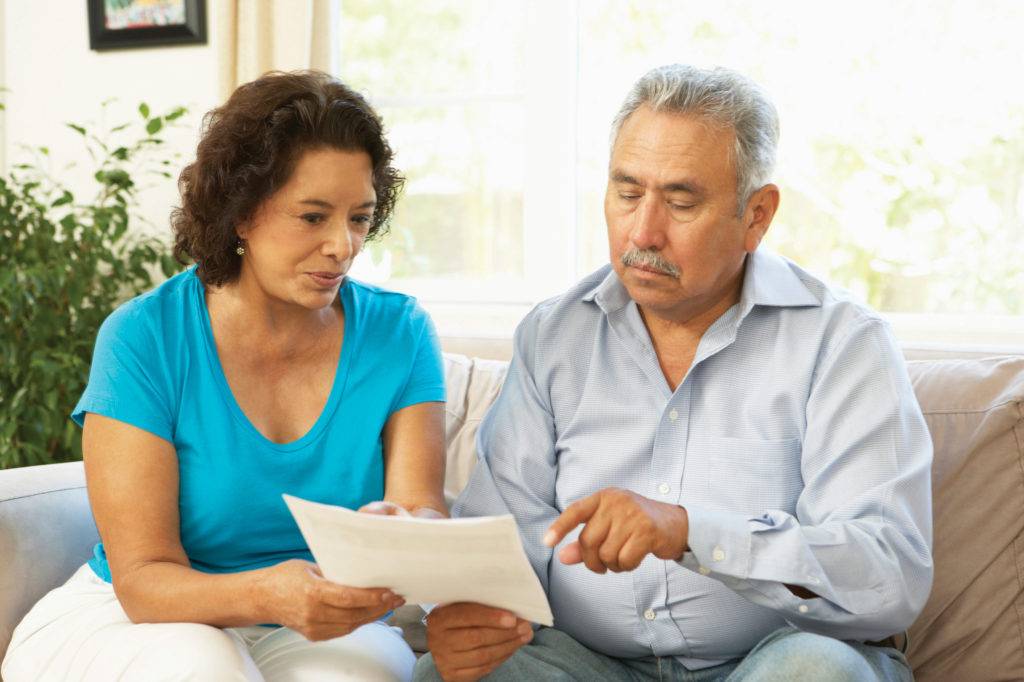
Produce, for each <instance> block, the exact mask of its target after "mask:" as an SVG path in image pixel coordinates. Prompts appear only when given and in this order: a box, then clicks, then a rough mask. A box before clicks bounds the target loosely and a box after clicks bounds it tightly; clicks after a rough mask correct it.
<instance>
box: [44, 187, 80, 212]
mask: <svg viewBox="0 0 1024 682" xmlns="http://www.w3.org/2000/svg"><path fill="white" fill-rule="evenodd" d="M74 200H75V197H74V196H73V195H72V194H71V192H69V191H67V190H64V194H62V195H61V196H60V198H59V199H57V200H56V201H54V202H53V203H52V204H50V205H51V206H53V207H54V208H57V207H58V206H63V205H65V204H70V203H71V202H72V201H74Z"/></svg>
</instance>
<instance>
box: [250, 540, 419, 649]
mask: <svg viewBox="0 0 1024 682" xmlns="http://www.w3.org/2000/svg"><path fill="white" fill-rule="evenodd" d="M260 573H261V575H260V578H259V580H258V581H257V588H256V592H257V595H256V599H257V603H258V604H259V605H260V607H261V608H260V610H261V611H262V612H264V613H266V615H267V617H266V621H267V622H273V623H278V624H280V625H284V626H285V627H289V628H291V629H292V630H295V631H296V632H298V633H299V634H301V635H302V636H304V637H305V638H306V639H308V640H310V641H314V642H315V641H320V640H324V639H332V638H334V637H342V636H344V635H347V634H348V633H350V632H352V631H353V630H355V629H356V628H358V627H360V626H362V625H365V624H367V623H372V622H373V621H375V620H378V619H380V617H381V616H383V615H384V614H385V613H387V612H388V611H391V610H392V609H396V608H398V607H399V606H401V605H402V604H404V603H405V600H404V599H402V598H401V597H400V596H398V595H396V594H395V593H394V592H392V591H391V590H389V589H387V588H359V587H346V586H345V585H339V584H338V583H334V582H331V581H330V580H327V579H326V578H324V577H323V574H322V573H320V569H319V568H318V567H317V565H316V564H314V563H310V562H308V561H303V560H301V559H291V560H289V561H283V562H281V563H279V564H277V565H275V566H271V567H269V568H265V569H262V570H261V572H260Z"/></svg>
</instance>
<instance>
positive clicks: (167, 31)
mask: <svg viewBox="0 0 1024 682" xmlns="http://www.w3.org/2000/svg"><path fill="white" fill-rule="evenodd" d="M86 2H87V3H88V12H89V48H90V49H92V50H121V49H126V48H138V47H157V46H163V45H189V44H203V43H205V42H206V0H86Z"/></svg>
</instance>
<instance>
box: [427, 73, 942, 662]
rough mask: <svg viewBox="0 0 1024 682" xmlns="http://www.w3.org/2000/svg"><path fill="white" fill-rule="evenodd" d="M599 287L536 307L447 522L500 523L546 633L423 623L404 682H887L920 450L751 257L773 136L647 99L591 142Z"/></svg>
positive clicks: (582, 287) (857, 331)
mask: <svg viewBox="0 0 1024 682" xmlns="http://www.w3.org/2000/svg"><path fill="white" fill-rule="evenodd" d="M613 133H614V135H613V146H612V153H611V160H610V166H609V176H608V188H607V194H606V197H605V216H606V219H607V223H608V241H609V250H610V255H611V265H610V266H605V267H604V268H602V269H601V270H599V271H598V272H596V273H594V274H593V275H591V276H589V277H587V278H586V279H585V280H583V281H582V282H580V283H579V284H578V285H577V286H575V287H574V288H573V289H571V290H570V291H568V292H567V293H565V294H564V295H562V296H559V297H557V298H555V299H552V300H550V301H547V302H545V303H542V304H541V305H539V306H537V308H535V309H534V310H533V311H532V312H531V313H530V314H529V315H528V316H527V317H526V319H525V320H524V321H523V322H522V323H521V324H520V326H519V328H518V330H517V331H516V338H515V351H514V357H513V360H512V363H511V366H510V368H509V374H508V378H507V380H506V383H505V385H504V387H503V388H502V391H501V394H500V396H499V397H498V399H497V401H496V402H495V404H494V406H493V408H492V410H491V411H490V412H489V414H488V415H487V418H486V419H485V421H484V423H483V424H482V425H481V428H480V432H479V437H478V449H479V457H480V459H479V462H478V464H477V466H476V469H475V470H474V473H473V476H472V479H471V481H470V483H469V485H468V486H467V488H466V490H465V491H464V493H463V494H462V496H461V497H460V498H459V501H458V502H457V503H456V506H455V513H456V514H457V515H461V516H477V515H483V514H500V513H512V514H513V515H514V516H515V518H516V521H517V522H518V524H519V528H520V531H521V534H522V539H523V543H524V545H525V547H526V551H527V554H528V556H529V558H530V560H531V562H532V564H533V567H534V570H536V572H537V575H538V576H539V578H540V580H541V583H542V585H543V586H544V588H545V590H546V592H547V594H548V597H549V600H550V602H551V606H552V610H553V612H554V616H555V624H554V627H553V628H540V629H538V630H537V631H536V632H534V631H533V630H532V629H531V627H530V625H529V624H528V623H525V622H523V621H517V620H516V619H515V618H514V617H512V615H511V614H509V613H508V612H505V611H501V610H497V609H492V608H487V607H485V606H482V605H479V604H451V605H445V606H441V607H438V608H436V609H435V610H434V611H433V612H432V613H431V614H430V615H429V616H428V620H427V623H428V643H429V645H430V648H431V655H429V656H425V657H424V658H423V659H421V660H420V662H419V663H418V665H417V669H416V671H417V673H416V674H417V678H419V679H437V676H438V675H440V677H442V678H444V679H445V680H469V679H478V678H480V677H483V676H485V675H490V677H489V678H488V679H498V680H544V679H591V680H598V679H601V680H603V679H686V680H724V679H729V680H730V681H731V680H799V679H806V680H910V679H912V675H911V672H910V669H909V667H908V666H907V663H906V659H905V658H904V657H903V655H902V654H901V653H900V652H899V651H897V650H896V649H895V648H892V647H891V646H888V645H889V644H891V643H892V642H891V641H885V642H883V641H878V640H884V639H885V638H889V637H890V636H891V635H893V634H895V633H899V632H901V631H903V630H904V629H906V628H907V627H908V626H909V625H910V624H911V622H912V621H913V620H914V617H915V616H916V615H917V614H918V613H919V611H920V610H921V608H922V607H923V606H924V603H925V600H926V598H927V596H928V591H929V589H930V586H931V578H932V565H931V551H930V545H931V514H930V502H931V491H930V476H929V471H930V464H931V442H930V439H929V437H928V433H927V430H926V427H925V424H924V420H923V418H922V416H921V412H920V409H919V408H918V405H917V403H916V401H915V398H914V394H913V392H912V390H911V385H910V380H909V378H908V376H907V372H906V369H905V367H904V365H903V361H902V356H901V354H900V351H899V349H898V347H897V345H896V342H895V340H894V339H893V335H892V333H891V331H890V330H889V327H888V326H887V325H886V323H885V322H884V321H883V320H882V319H881V318H880V317H879V316H878V315H877V314H875V313H873V312H872V311H870V310H868V309H866V308H865V307H863V306H861V305H859V304H857V303H855V302H852V301H850V300H848V299H846V298H845V297H844V296H843V295H842V294H840V293H838V292H836V291H834V290H833V289H831V288H829V287H828V286H827V285H825V284H824V283H822V282H820V281H819V280H817V279H815V278H814V277H813V276H811V275H809V274H808V273H806V272H804V271H803V270H801V269H800V268H799V267H797V266H796V265H794V264H792V263H790V262H789V261H786V260H784V259H782V258H780V257H778V256H775V255H772V254H770V253H767V252H764V251H762V250H759V249H758V244H759V243H760V241H761V239H762V238H763V237H764V235H765V232H766V231H767V230H768V227H769V225H770V224H771V220H772V217H773V216H774V214H775V210H776V208H777V207H778V204H779V190H778V188H777V187H776V186H775V185H773V184H770V183H769V182H768V181H769V178H770V174H771V170H772V166H773V164H774V158H775V148H776V141H777V139H778V123H777V115H776V112H775V109H774V107H773V106H772V105H771V103H770V102H769V101H768V99H767V97H766V96H765V95H764V94H763V92H762V91H761V90H760V89H759V88H758V87H757V86H756V85H755V84H753V83H752V82H750V81H748V80H747V79H745V78H743V77H742V76H740V75H738V74H735V73H733V72H730V71H727V70H724V69H715V70H711V71H704V70H699V69H695V68H691V67H687V66H678V65H676V66H668V67H663V68H659V69H655V70H653V71H651V72H650V73H648V74H646V75H645V76H644V77H643V78H641V79H640V81H638V82H637V83H636V85H635V86H634V87H633V90H632V91H631V92H630V94H629V96H628V97H627V99H626V101H625V103H624V105H623V107H622V109H621V111H620V112H619V115H618V116H617V118H616V120H615V124H614V130H613Z"/></svg>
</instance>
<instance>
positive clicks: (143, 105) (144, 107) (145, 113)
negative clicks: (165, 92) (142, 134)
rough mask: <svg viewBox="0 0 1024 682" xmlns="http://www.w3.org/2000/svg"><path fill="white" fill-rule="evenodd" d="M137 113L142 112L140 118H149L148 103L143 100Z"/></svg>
mask: <svg viewBox="0 0 1024 682" xmlns="http://www.w3.org/2000/svg"><path fill="white" fill-rule="evenodd" d="M139 113H140V114H142V118H149V105H148V104H146V103H145V102H142V103H141V104H139Z"/></svg>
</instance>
